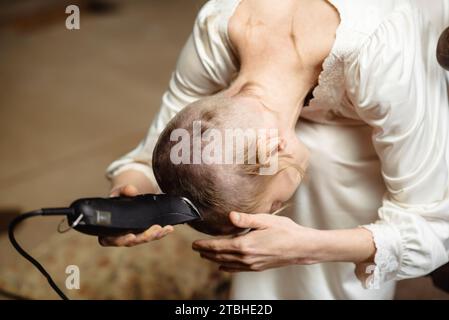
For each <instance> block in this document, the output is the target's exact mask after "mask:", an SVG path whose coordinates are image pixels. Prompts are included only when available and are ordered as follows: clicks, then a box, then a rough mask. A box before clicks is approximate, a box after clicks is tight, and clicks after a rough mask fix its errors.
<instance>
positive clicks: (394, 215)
mask: <svg viewBox="0 0 449 320" xmlns="http://www.w3.org/2000/svg"><path fill="white" fill-rule="evenodd" d="M330 2H331V3H332V4H333V5H334V6H335V7H336V9H337V10H338V12H339V14H340V18H341V23H340V26H339V27H338V30H337V35H336V40H335V43H334V46H333V48H332V51H331V53H330V55H329V56H328V57H327V59H326V60H325V62H324V64H323V71H322V72H321V74H320V77H319V85H318V86H317V88H316V89H315V90H314V99H313V100H312V101H311V102H310V106H309V107H306V108H304V109H303V112H302V114H301V117H302V120H300V121H299V123H298V126H297V133H298V136H299V138H300V139H301V140H302V141H303V142H304V143H305V144H306V145H307V146H308V147H309V149H310V150H311V159H310V160H311V161H310V167H309V169H308V173H307V177H306V179H305V180H304V181H303V183H302V184H301V186H300V188H299V190H298V191H297V193H296V195H295V199H294V202H295V208H294V210H293V211H292V212H290V214H289V215H290V217H291V218H292V219H293V220H294V221H296V222H298V223H300V224H302V225H305V226H309V227H314V228H319V229H341V228H353V227H357V226H363V227H365V228H367V229H369V230H370V231H371V232H372V234H373V239H374V242H375V245H376V248H377V252H376V256H375V263H376V264H375V267H373V268H372V269H369V270H367V272H368V273H369V274H371V276H370V277H369V281H368V282H367V283H366V285H367V286H368V287H369V288H372V289H374V288H376V290H367V289H365V288H364V287H363V286H362V284H361V283H360V281H358V280H357V279H356V277H355V275H354V265H353V264H351V263H326V264H316V265H311V266H288V267H284V268H278V269H271V270H267V271H264V272H258V273H249V272H248V273H240V274H237V275H236V276H234V279H233V286H232V290H231V297H232V298H237V299H389V298H392V297H393V294H394V286H395V281H392V280H400V279H406V278H413V277H419V276H423V275H426V274H428V273H429V272H431V271H432V270H434V269H436V268H437V267H439V266H441V265H442V264H444V263H446V262H447V261H448V258H449V132H448V130H449V99H448V79H449V76H448V75H447V73H445V72H444V71H443V69H442V68H440V67H439V66H438V63H437V61H436V58H435V48H436V42H437V39H438V36H439V34H440V33H441V31H442V30H443V29H444V27H445V26H448V25H449V0H434V1H432V2H431V5H432V7H431V8H429V5H430V3H429V2H427V3H426V1H423V0H409V1H407V0H381V1H369V0H353V1H351V0H332V1H330ZM239 3H240V0H211V1H209V2H208V3H207V4H206V5H205V6H204V7H203V8H202V9H201V11H200V12H199V14H198V17H197V19H196V21H195V25H194V29H193V33H192V35H191V36H190V38H189V39H188V41H187V43H186V45H185V47H184V49H183V50H182V52H181V55H180V57H179V59H178V63H177V66H176V69H175V71H174V73H173V75H172V78H171V80H170V84H169V88H168V90H167V92H166V93H165V94H164V96H163V98H162V106H161V109H160V111H159V113H158V115H157V116H156V118H155V119H154V121H153V123H152V125H151V127H150V129H149V132H148V135H147V136H146V137H145V139H144V140H143V141H142V142H141V144H140V145H139V146H138V147H137V148H136V149H134V150H133V151H132V152H130V153H129V154H127V155H125V156H124V157H122V158H121V159H119V160H117V161H115V162H113V163H112V164H111V165H110V167H109V168H108V175H109V176H113V175H116V174H118V173H120V172H123V171H124V170H129V169H135V170H140V171H142V172H144V173H145V174H146V175H147V176H148V177H149V178H150V179H151V180H152V181H153V182H155V179H154V176H153V173H152V169H151V154H152V151H153V147H154V144H155V142H156V141H157V138H158V136H159V134H160V133H161V131H162V130H163V129H164V127H165V125H166V124H167V123H168V121H169V120H170V119H171V118H172V117H173V116H174V115H175V114H176V113H177V112H179V111H180V110H181V109H182V108H183V107H185V106H186V105H187V104H189V103H191V102H193V101H195V100H197V99H199V98H201V97H204V96H207V95H211V94H213V93H215V92H217V91H219V90H222V89H224V88H226V87H227V86H229V84H230V82H231V81H232V79H233V78H234V77H235V76H236V74H237V73H238V62H237V59H236V55H235V51H234V49H233V47H232V44H231V43H230V41H229V37H228V30H227V26H228V21H229V19H230V17H231V16H232V15H233V13H234V11H235V9H236V8H237V6H238V4H239ZM426 5H427V6H426Z"/></svg>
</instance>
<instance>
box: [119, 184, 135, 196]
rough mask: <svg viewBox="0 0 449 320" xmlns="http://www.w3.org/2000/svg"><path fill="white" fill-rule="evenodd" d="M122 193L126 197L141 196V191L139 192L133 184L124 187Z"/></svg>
mask: <svg viewBox="0 0 449 320" xmlns="http://www.w3.org/2000/svg"><path fill="white" fill-rule="evenodd" d="M120 193H121V194H122V195H124V196H128V197H134V196H137V195H138V194H139V190H137V188H136V187H135V186H133V185H132V184H128V185H126V186H124V187H123V189H122V190H121V192H120Z"/></svg>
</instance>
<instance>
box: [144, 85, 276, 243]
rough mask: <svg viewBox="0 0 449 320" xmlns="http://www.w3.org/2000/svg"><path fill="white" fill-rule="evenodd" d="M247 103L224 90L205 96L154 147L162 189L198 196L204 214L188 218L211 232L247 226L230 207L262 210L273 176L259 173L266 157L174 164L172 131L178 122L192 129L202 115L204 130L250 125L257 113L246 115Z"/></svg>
mask: <svg viewBox="0 0 449 320" xmlns="http://www.w3.org/2000/svg"><path fill="white" fill-rule="evenodd" d="M244 109H245V108H244V107H243V108H240V106H236V105H235V103H234V101H233V100H232V98H229V97H225V96H223V95H221V94H216V95H213V96H210V97H207V98H203V99H200V100H198V101H196V102H194V103H192V104H190V105H188V106H187V107H185V108H184V109H183V110H181V111H180V112H179V113H178V114H176V115H175V117H173V119H172V120H171V121H170V122H169V123H168V125H167V126H166V128H165V129H164V130H163V131H162V133H161V135H160V136H159V139H158V141H157V143H156V146H155V148H154V151H153V157H152V165H153V171H154V175H155V177H156V180H157V183H158V185H159V187H160V188H161V190H162V192H164V193H168V194H171V195H175V196H182V197H186V198H188V199H189V200H190V201H192V203H193V204H194V205H195V206H196V207H197V208H198V210H199V211H200V213H201V215H202V218H203V219H202V220H196V221H193V222H190V223H188V224H189V225H190V226H191V227H193V228H194V229H196V230H198V231H200V232H203V233H206V234H210V235H229V234H236V233H238V232H240V231H242V229H240V228H237V227H235V226H234V225H233V224H232V223H231V221H230V220H229V213H230V212H231V211H240V212H246V213H256V212H255V209H256V207H257V206H258V204H259V203H260V200H261V198H262V197H263V195H264V191H265V189H266V185H267V182H268V181H270V179H272V177H273V176H268V175H259V174H257V173H256V172H257V169H260V168H261V166H262V165H263V164H260V163H256V164H254V165H249V164H244V165H239V164H205V163H201V164H183V163H180V164H174V163H173V162H172V161H171V160H170V152H171V150H172V147H173V146H174V145H175V144H176V143H177V141H171V139H170V135H171V132H172V131H173V130H175V129H178V128H183V129H186V130H187V131H188V132H189V133H190V135H192V132H193V122H194V121H201V134H203V133H204V132H205V131H206V130H208V129H209V128H220V129H224V128H227V127H233V128H235V127H248V126H249V125H252V124H253V123H254V122H256V121H257V117H256V119H255V117H254V114H250V113H249V114H247V116H246V117H245V111H244ZM201 151H202V150H201ZM190 153H191V154H192V146H191V152H190Z"/></svg>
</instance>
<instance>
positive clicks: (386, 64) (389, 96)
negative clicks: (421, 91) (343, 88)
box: [345, 5, 436, 106]
mask: <svg viewBox="0 0 449 320" xmlns="http://www.w3.org/2000/svg"><path fill="white" fill-rule="evenodd" d="M434 38H435V36H434V33H433V32H431V31H430V30H429V24H428V23H427V22H426V20H425V17H424V16H423V15H422V14H421V13H420V12H419V10H417V9H416V8H414V7H413V6H410V5H404V6H401V7H399V8H397V9H396V10H394V11H392V12H391V13H390V14H389V15H388V17H387V18H385V19H384V20H383V21H382V22H381V23H380V24H379V25H378V27H377V28H376V29H375V30H374V31H373V32H372V33H371V34H370V35H369V36H368V37H367V38H366V40H365V41H364V42H363V43H362V44H361V45H360V47H359V48H358V49H357V50H354V52H352V53H351V54H350V55H349V56H348V57H347V59H346V61H345V73H346V77H345V79H346V84H347V89H348V91H349V92H350V93H353V94H354V95H355V96H356V98H357V102H358V104H359V105H360V106H363V104H364V103H363V102H364V98H366V97H368V96H369V97H370V98H371V100H373V99H374V100H376V102H382V100H388V101H389V102H392V100H398V101H403V100H406V99H407V96H406V95H408V92H409V90H410V86H411V85H413V83H414V82H416V81H420V80H422V81H425V80H426V73H427V72H428V71H429V70H428V68H429V67H431V66H430V65H429V63H428V62H429V61H430V59H431V58H432V57H433V55H432V56H430V54H431V52H430V51H431V50H430V49H433V51H434V47H433V46H432V42H435V41H436V40H435V39H434ZM433 53H434V52H433ZM368 93H370V94H368Z"/></svg>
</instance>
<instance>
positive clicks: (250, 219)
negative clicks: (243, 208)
mask: <svg viewBox="0 0 449 320" xmlns="http://www.w3.org/2000/svg"><path fill="white" fill-rule="evenodd" d="M229 218H230V219H231V222H232V223H233V224H234V225H235V226H236V227H239V228H243V229H246V228H251V229H265V228H267V227H269V226H270V225H271V223H272V221H273V216H272V215H271V214H265V213H258V214H248V213H242V212H235V211H232V212H231V213H230V214H229Z"/></svg>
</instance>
